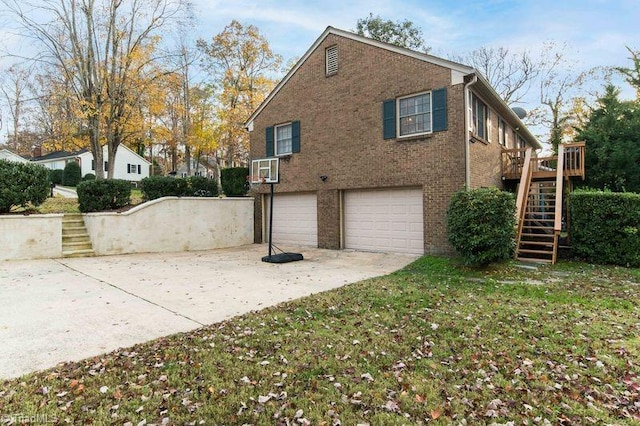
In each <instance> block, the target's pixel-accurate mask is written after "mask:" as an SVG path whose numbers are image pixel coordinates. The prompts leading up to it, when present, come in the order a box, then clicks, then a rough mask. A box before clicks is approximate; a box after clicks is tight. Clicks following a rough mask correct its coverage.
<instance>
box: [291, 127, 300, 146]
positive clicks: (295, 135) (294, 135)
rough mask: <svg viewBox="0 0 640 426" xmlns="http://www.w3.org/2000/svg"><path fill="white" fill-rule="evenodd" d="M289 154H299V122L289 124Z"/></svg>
mask: <svg viewBox="0 0 640 426" xmlns="http://www.w3.org/2000/svg"><path fill="white" fill-rule="evenodd" d="M291 152H300V122H299V121H293V122H291Z"/></svg>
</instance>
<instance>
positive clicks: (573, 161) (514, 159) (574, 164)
mask: <svg viewBox="0 0 640 426" xmlns="http://www.w3.org/2000/svg"><path fill="white" fill-rule="evenodd" d="M563 148H564V154H563V159H564V176H565V177H574V176H575V177H580V178H582V179H584V153H585V143H584V142H575V143H571V144H564V145H563ZM526 151H527V149H526V148H522V149H504V150H502V178H503V179H505V180H520V179H521V178H522V172H523V169H524V164H525V154H526ZM557 166H558V157H557V156H553V157H534V158H532V161H531V165H530V167H531V177H532V179H534V180H536V179H548V178H553V177H555V176H556V169H557Z"/></svg>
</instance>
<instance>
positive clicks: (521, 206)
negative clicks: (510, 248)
mask: <svg viewBox="0 0 640 426" xmlns="http://www.w3.org/2000/svg"><path fill="white" fill-rule="evenodd" d="M532 156H533V149H532V148H527V151H526V153H525V156H524V163H523V165H522V175H521V176H522V177H521V179H520V185H519V186H518V197H517V198H516V220H517V224H518V229H517V231H516V248H518V247H519V246H520V238H521V236H522V226H523V225H524V215H525V212H526V208H527V200H528V199H529V189H530V187H531V174H532V168H531V157H532ZM516 257H517V250H516Z"/></svg>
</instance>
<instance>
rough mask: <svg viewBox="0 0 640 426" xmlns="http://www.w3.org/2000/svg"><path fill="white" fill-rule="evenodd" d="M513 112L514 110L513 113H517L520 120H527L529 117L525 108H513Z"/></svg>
mask: <svg viewBox="0 0 640 426" xmlns="http://www.w3.org/2000/svg"><path fill="white" fill-rule="evenodd" d="M511 110H513V112H515V113H516V115H517V116H518V118H519V119H520V120H522V119H523V118H525V117H526V116H527V111H525V109H524V108H520V107H513V108H511Z"/></svg>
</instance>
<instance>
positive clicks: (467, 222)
mask: <svg viewBox="0 0 640 426" xmlns="http://www.w3.org/2000/svg"><path fill="white" fill-rule="evenodd" d="M515 210H516V202H515V197H514V196H513V194H511V193H509V192H504V191H501V190H499V189H498V188H481V189H473V190H469V191H467V190H463V191H459V192H457V193H455V194H454V195H453V197H452V198H451V201H450V203H449V209H448V211H447V230H448V238H449V242H450V243H451V245H452V246H453V248H454V249H456V251H457V252H458V253H459V254H460V255H461V256H462V258H463V260H464V261H465V263H467V264H469V265H474V266H482V265H487V264H489V263H491V262H497V261H501V260H505V259H509V258H510V257H512V256H513V252H514V249H515V237H516V235H515V234H516V219H515Z"/></svg>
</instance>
